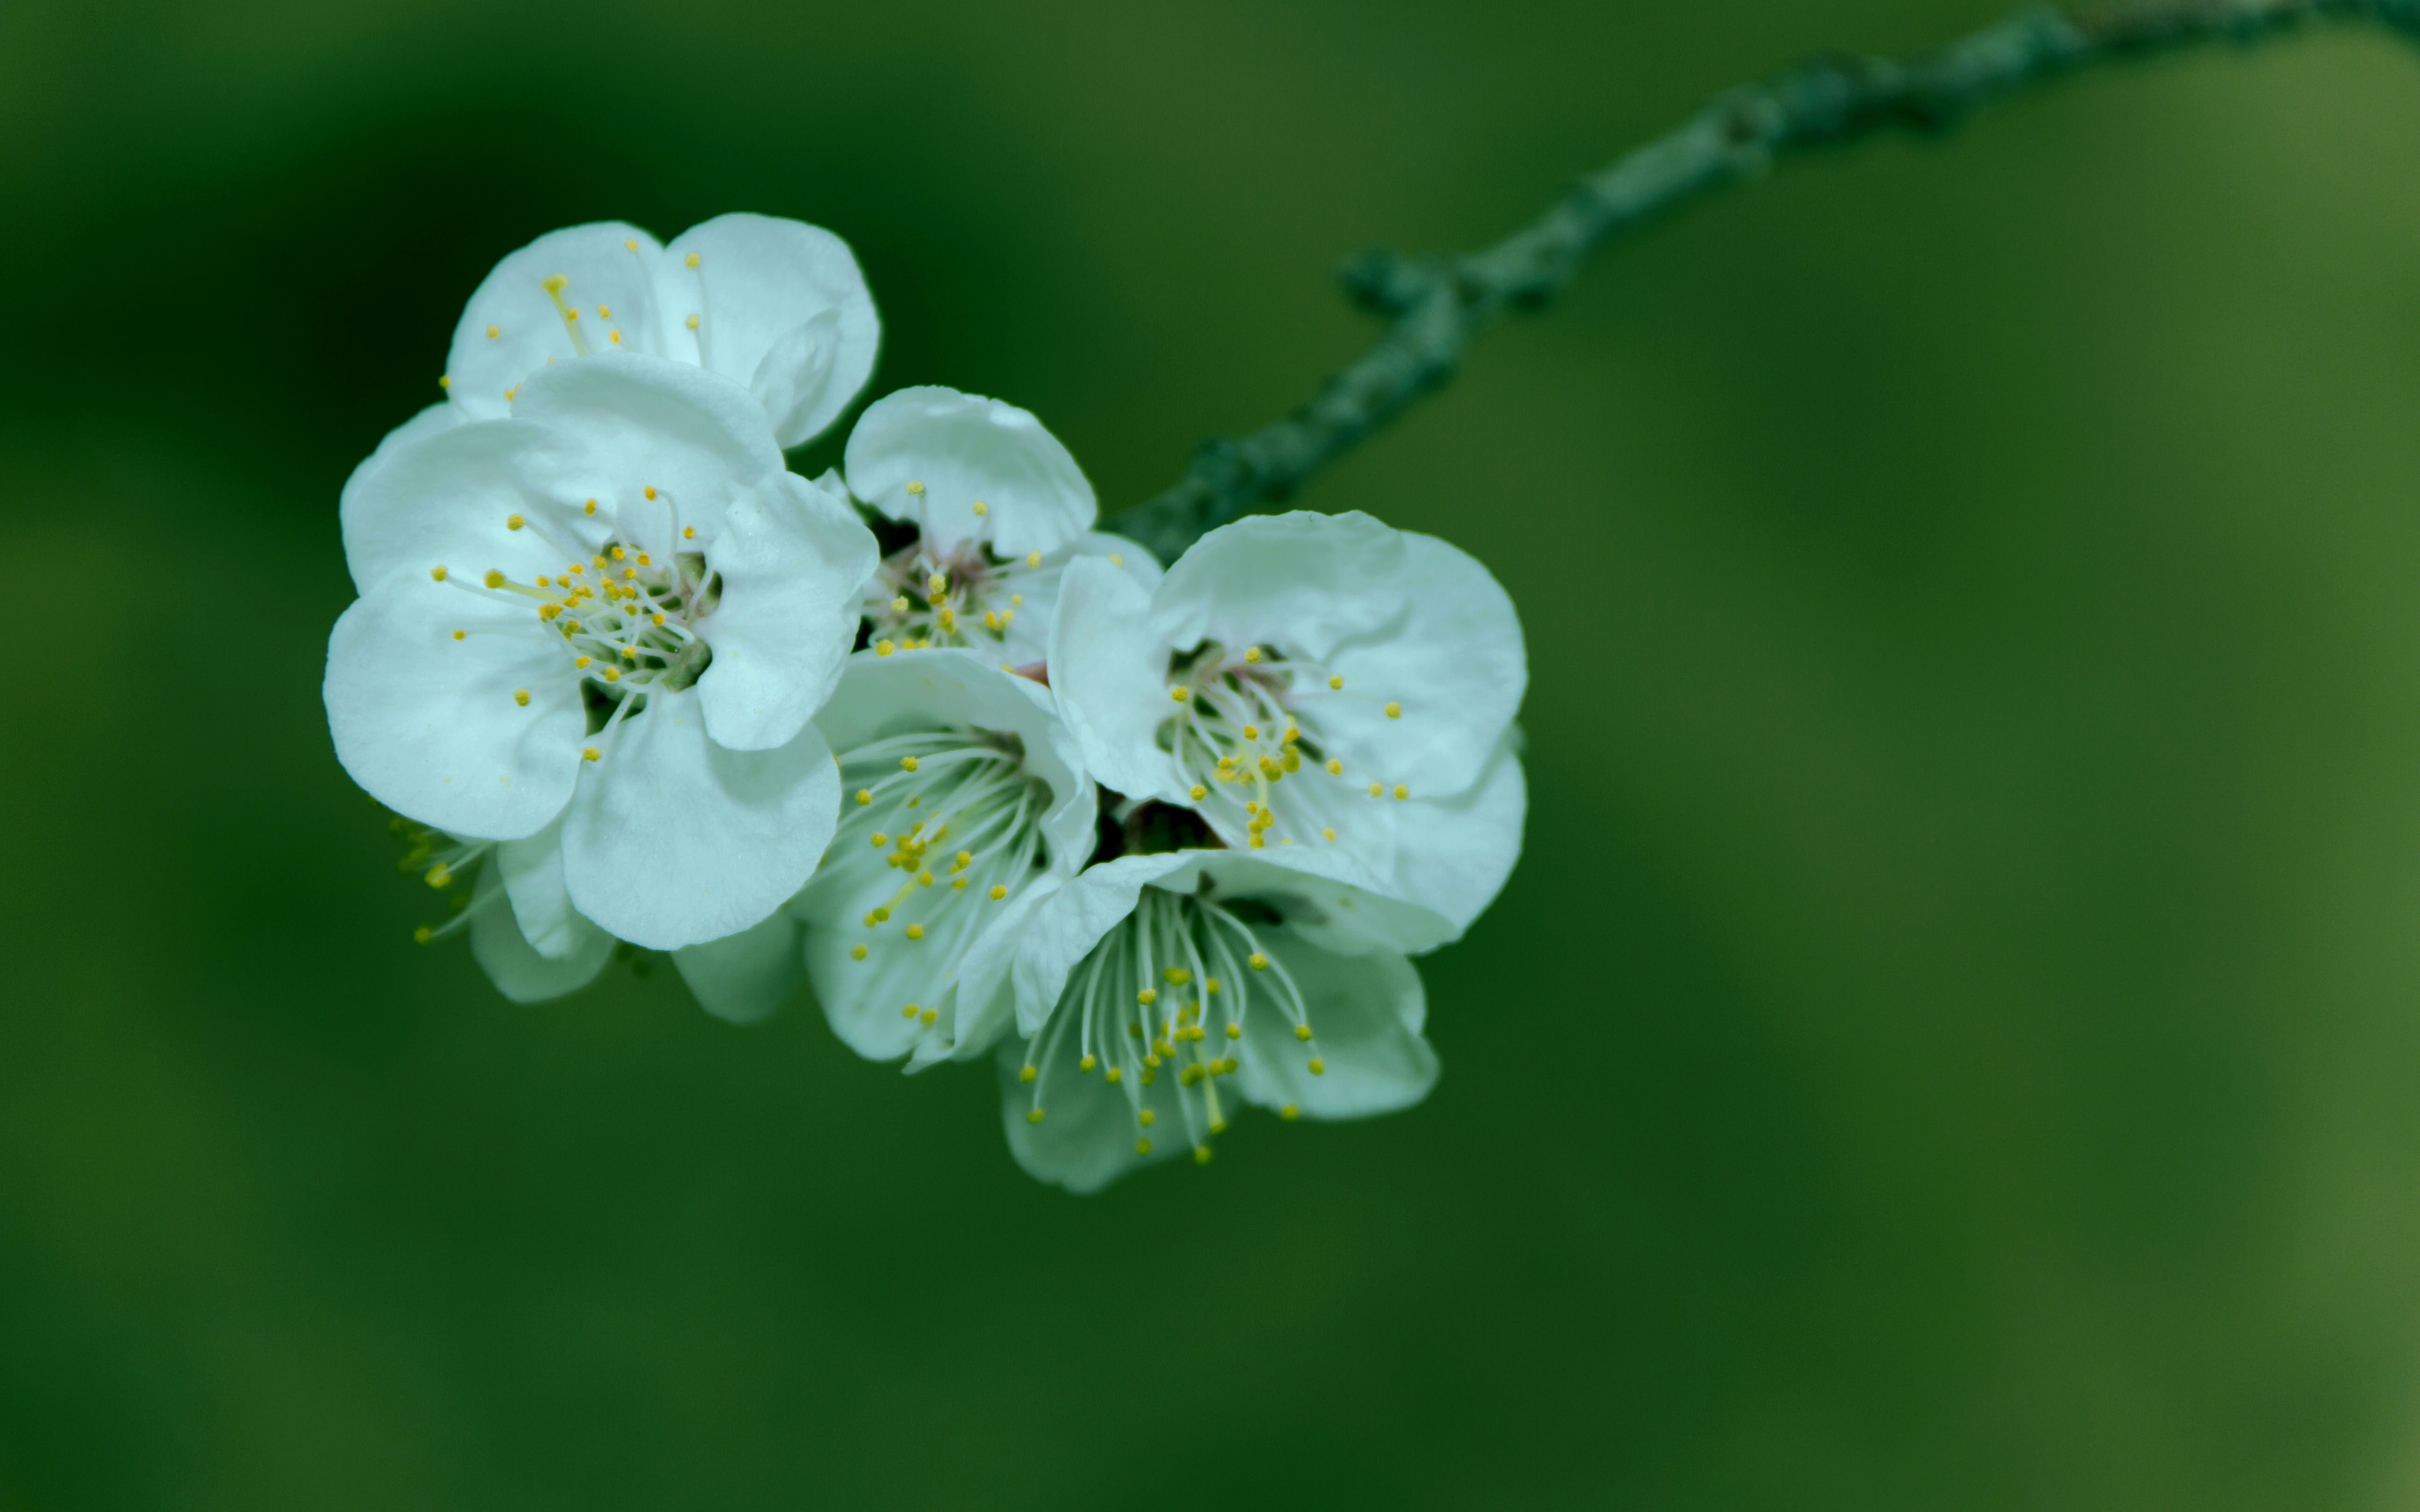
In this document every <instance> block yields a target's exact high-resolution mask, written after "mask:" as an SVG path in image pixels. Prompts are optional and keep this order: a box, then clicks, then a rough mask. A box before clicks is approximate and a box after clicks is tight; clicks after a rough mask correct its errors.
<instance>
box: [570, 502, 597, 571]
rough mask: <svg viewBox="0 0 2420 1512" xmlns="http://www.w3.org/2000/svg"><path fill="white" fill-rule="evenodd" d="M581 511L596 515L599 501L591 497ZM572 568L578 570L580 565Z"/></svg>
mask: <svg viewBox="0 0 2420 1512" xmlns="http://www.w3.org/2000/svg"><path fill="white" fill-rule="evenodd" d="M580 512H581V513H582V514H583V515H594V514H595V513H597V501H596V500H594V499H591V500H590V501H588V502H586V503H584V504H582V505H581V506H580ZM571 570H572V571H574V572H578V571H579V570H580V569H579V568H578V567H574V568H572V569H571Z"/></svg>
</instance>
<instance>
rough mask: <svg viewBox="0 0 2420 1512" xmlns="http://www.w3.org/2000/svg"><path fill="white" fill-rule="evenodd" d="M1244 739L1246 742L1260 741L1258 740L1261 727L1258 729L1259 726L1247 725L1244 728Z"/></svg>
mask: <svg viewBox="0 0 2420 1512" xmlns="http://www.w3.org/2000/svg"><path fill="white" fill-rule="evenodd" d="M1244 738H1245V739H1246V740H1258V739H1260V738H1261V727H1260V726H1259V725H1256V724H1248V725H1246V726H1244Z"/></svg>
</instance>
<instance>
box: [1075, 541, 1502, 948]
mask: <svg viewBox="0 0 2420 1512" xmlns="http://www.w3.org/2000/svg"><path fill="white" fill-rule="evenodd" d="M1049 666H1050V682H1051V687H1053V688H1054V689H1055V690H1056V691H1057V693H1058V695H1059V700H1060V707H1061V711H1062V714H1063V717H1064V718H1065V719H1066V721H1067V724H1068V727H1069V729H1070V730H1072V731H1073V732H1074V733H1075V735H1076V738H1077V742H1078V746H1079V748H1081V750H1082V752H1083V759H1084V763H1085V765H1086V767H1087V768H1088V769H1089V770H1090V771H1092V772H1093V774H1094V776H1095V777H1096V778H1097V779H1099V780H1100V781H1101V782H1102V783H1103V785H1105V786H1107V787H1109V788H1111V789H1113V790H1115V791H1117V792H1119V793H1123V794H1125V795H1127V796H1128V797H1129V798H1133V799H1137V800H1154V801H1157V802H1162V803H1169V804H1178V805H1184V806H1187V807H1189V808H1192V809H1194V810H1198V811H1199V812H1200V813H1201V815H1202V818H1203V819H1204V820H1205V821H1206V822H1207V823H1208V824H1209V825H1210V826H1211V828H1212V829H1213V830H1214V831H1215V832H1216V833H1217V834H1218V837H1219V838H1220V839H1221V840H1223V841H1226V843H1227V844H1229V845H1230V846H1232V847H1234V848H1236V849H1241V850H1250V851H1254V852H1262V851H1264V850H1266V851H1268V852H1269V853H1271V854H1274V853H1275V852H1276V851H1277V850H1279V849H1288V850H1314V851H1327V852H1334V853H1337V854H1341V855H1342V856H1347V857H1349V858H1350V859H1351V860H1352V861H1353V862H1354V863H1355V865H1357V867H1358V868H1359V869H1360V870H1361V871H1362V872H1364V873H1366V874H1367V875H1369V876H1371V877H1373V878H1374V879H1376V886H1378V887H1380V888H1382V889H1383V890H1386V891H1389V892H1392V893H1395V894H1397V895H1399V896H1401V897H1404V898H1408V899H1410V900H1412V901H1414V902H1416V903H1422V904H1424V905H1426V906H1428V907H1431V908H1434V909H1435V910H1436V911H1437V912H1439V913H1441V914H1443V915H1445V916H1446V917H1447V918H1450V919H1451V920H1453V922H1454V923H1455V924H1456V925H1457V926H1466V925H1467V924H1468V923H1469V922H1470V921H1471V920H1472V919H1474V918H1477V917H1478V916H1479V914H1480V912H1481V910H1483V909H1484V908H1485V907H1486V906H1487V904H1488V903H1490V902H1491V901H1493V900H1494V898H1495V896H1496V894H1497V891H1498V890H1499V889H1500V888H1501V887H1502V886H1503V883H1504V879H1505V877H1506V876H1507V875H1508V874H1509V873H1510V872H1511V871H1512V863H1513V861H1514V859H1515V858H1516V857H1517V856H1519V854H1520V848H1521V824H1522V818H1523V814H1524V810H1525V809H1526V805H1527V796H1526V790H1525V788H1524V786H1523V782H1522V775H1521V764H1520V759H1519V754H1518V733H1517V732H1516V730H1515V729H1514V727H1513V724H1512V717H1513V715H1514V713H1515V712H1516V711H1517V710H1518V709H1519V707H1520V703H1521V695H1522V692H1523V689H1524V687H1525V686H1526V683H1527V680H1528V661H1527V657H1526V656H1525V654H1524V652H1523V649H1522V640H1521V625H1520V621H1519V619H1518V618H1517V617H1516V616H1515V614H1514V613H1513V610H1512V601H1511V600H1510V599H1509V598H1508V597H1506V595H1505V594H1504V590H1503V589H1502V588H1500V587H1499V586H1497V582H1496V580H1495V579H1493V578H1492V577H1490V576H1489V575H1488V573H1487V569H1486V568H1484V567H1482V566H1481V565H1480V564H1479V563H1478V562H1476V561H1474V560H1473V559H1472V558H1471V557H1470V556H1468V555H1467V554H1466V553H1464V552H1462V551H1460V550H1457V549H1455V548H1453V547H1450V546H1449V545H1447V544H1446V543H1444V542H1442V541H1439V540H1436V539H1435V538H1434V537H1431V536H1426V535H1418V534H1414V533H1411V532H1405V531H1397V530H1391V529H1389V528H1388V527H1387V526H1385V525H1383V524H1381V523H1379V522H1378V521H1377V520H1375V519H1373V518H1371V517H1369V516H1367V515H1362V514H1348V515H1334V516H1330V515H1315V514H1304V513H1296V514H1288V515H1277V516H1264V517H1255V518H1249V519H1245V520H1241V521H1239V522H1237V523H1235V524H1233V525H1229V526H1226V527H1223V528H1222V529H1219V530H1216V531H1213V532H1210V533H1209V534H1207V535H1205V536H1203V537H1202V539H1201V540H1200V541H1199V542H1198V543H1196V544H1195V545H1194V547H1193V548H1192V549H1190V550H1188V551H1187V552H1186V553H1185V555H1184V556H1183V557H1182V558H1181V559H1180V560H1179V561H1178V562H1177V563H1176V564H1175V565H1174V566H1172V567H1171V568H1170V569H1169V571H1168V574H1167V576H1166V578H1165V579H1163V580H1162V581H1161V582H1160V584H1159V586H1158V589H1157V590H1156V592H1154V593H1151V594H1145V593H1144V592H1143V591H1142V590H1141V588H1140V586H1139V585H1138V584H1136V583H1135V582H1134V580H1133V579H1130V578H1128V577H1127V576H1125V575H1124V574H1121V573H1117V572H1113V571H1109V570H1107V569H1105V568H1104V567H1102V566H1101V565H1100V564H1098V563H1091V562H1081V561H1079V562H1077V563H1073V564H1071V565H1070V567H1069V568H1068V570H1067V574H1066V581H1065V585H1064V588H1063V594H1062V601H1061V605H1060V610H1059V614H1058V617H1057V620H1056V623H1055V625H1054V627H1053V630H1052V634H1051V643H1050V656H1049Z"/></svg>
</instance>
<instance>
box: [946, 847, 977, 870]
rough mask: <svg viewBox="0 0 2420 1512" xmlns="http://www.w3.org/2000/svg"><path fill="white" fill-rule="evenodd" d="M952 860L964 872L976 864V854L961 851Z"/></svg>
mask: <svg viewBox="0 0 2420 1512" xmlns="http://www.w3.org/2000/svg"><path fill="white" fill-rule="evenodd" d="M952 859H953V862H954V864H955V865H956V866H958V867H959V868H960V869H962V870H963V869H964V868H967V867H970V866H972V865H974V864H975V853H974V852H972V851H960V852H959V853H958V854H957V855H956V856H954V857H953V858H952Z"/></svg>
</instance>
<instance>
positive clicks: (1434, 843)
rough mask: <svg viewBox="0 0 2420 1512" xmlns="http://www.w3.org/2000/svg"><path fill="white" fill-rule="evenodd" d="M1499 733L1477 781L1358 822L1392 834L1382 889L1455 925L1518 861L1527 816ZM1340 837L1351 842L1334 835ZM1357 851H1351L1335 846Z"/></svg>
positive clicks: (1385, 804) (1387, 806) (1517, 775)
mask: <svg viewBox="0 0 2420 1512" xmlns="http://www.w3.org/2000/svg"><path fill="white" fill-rule="evenodd" d="M1513 734H1514V733H1513V732H1507V733H1506V734H1505V736H1504V738H1503V739H1501V740H1499V741H1497V748H1496V754H1495V756H1494V757H1493V758H1491V759H1490V760H1489V762H1488V764H1487V766H1486V767H1485V769H1484V770H1482V771H1481V774H1480V777H1479V780H1477V781H1476V782H1473V783H1472V784H1470V786H1468V787H1466V788H1465V789H1463V790H1462V791H1461V792H1460V793H1457V794H1455V795H1452V796H1450V797H1448V798H1441V799H1423V798H1419V797H1417V796H1415V797H1413V798H1411V799H1409V800H1408V801H1405V802H1401V803H1398V802H1396V801H1395V800H1394V799H1391V798H1388V799H1384V800H1382V801H1380V802H1377V803H1373V804H1372V805H1370V809H1371V810H1372V811H1371V812H1370V813H1369V814H1367V815H1365V816H1364V817H1363V818H1362V819H1361V821H1360V824H1361V825H1370V824H1372V823H1373V821H1374V822H1375V823H1376V824H1379V825H1384V826H1386V827H1387V828H1388V829H1389V830H1391V831H1392V833H1391V835H1390V836H1389V837H1388V844H1387V846H1386V852H1387V855H1386V857H1385V860H1384V861H1383V863H1381V868H1380V870H1379V874H1380V875H1381V876H1383V877H1384V878H1385V879H1386V881H1387V883H1388V890H1390V891H1392V892H1394V893H1396V894H1398V895H1400V896H1402V897H1404V898H1408V899H1410V900H1411V901H1412V902H1414V903H1422V904H1425V905H1426V906H1428V907H1430V908H1434V909H1435V910H1436V911H1437V912H1438V913H1440V914H1443V915H1444V916H1445V917H1446V918H1450V919H1451V920H1453V922H1454V923H1455V924H1456V925H1457V926H1460V927H1462V928H1465V929H1467V928H1468V927H1469V926H1470V924H1471V921H1472V920H1474V919H1476V918H1478V917H1479V916H1480V915H1481V914H1482V913H1484V912H1485V911H1486V909H1487V905H1488V904H1490V903H1494V902H1495V901H1496V895H1497V893H1498V892H1501V891H1502V890H1503V889H1504V882H1505V879H1506V878H1507V877H1509V876H1511V875H1512V863H1513V862H1515V861H1517V860H1519V859H1520V858H1521V825H1522V821H1523V820H1524V818H1525V817H1526V816H1527V814H1528V804H1529V796H1528V786H1527V784H1526V783H1525V782H1524V781H1523V779H1522V775H1521V758H1520V755H1519V752H1518V747H1519V742H1518V741H1517V740H1515V739H1514V738H1513ZM1338 833H1339V836H1340V838H1341V839H1344V840H1347V841H1349V840H1351V839H1352V837H1351V836H1350V835H1349V834H1347V833H1346V832H1344V831H1342V830H1339V832H1338ZM1340 848H1342V849H1344V850H1346V851H1347V852H1348V853H1357V849H1358V848H1357V847H1355V846H1352V845H1349V844H1348V845H1345V846H1342V847H1340Z"/></svg>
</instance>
